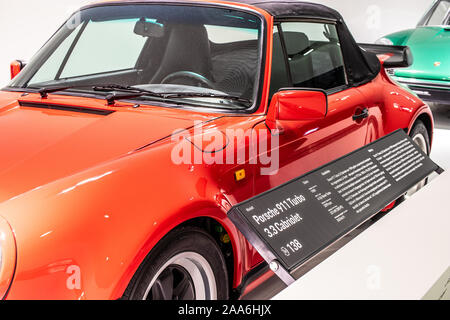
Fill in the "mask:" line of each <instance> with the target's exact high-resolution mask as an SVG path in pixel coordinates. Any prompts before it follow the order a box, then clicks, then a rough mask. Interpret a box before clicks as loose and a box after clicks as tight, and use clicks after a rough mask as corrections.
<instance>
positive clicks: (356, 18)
mask: <svg viewBox="0 0 450 320" xmlns="http://www.w3.org/2000/svg"><path fill="white" fill-rule="evenodd" d="M312 1H313V2H318V3H323V4H326V5H329V6H331V7H333V8H335V9H337V10H338V11H340V12H341V14H342V15H343V16H344V18H345V20H346V21H347V24H348V25H349V27H350V29H351V31H352V32H353V34H354V36H355V38H356V40H357V41H360V42H373V41H375V40H376V39H378V38H379V37H381V36H383V35H385V34H388V33H391V32H394V31H398V30H401V29H405V28H411V27H414V26H415V25H416V24H417V22H418V21H419V19H420V18H421V16H422V15H423V14H424V12H425V10H426V9H427V8H428V7H429V6H430V5H431V3H432V2H433V0H359V1H358V0H321V1H319V0H312ZM89 2H92V1H91V0H35V1H30V0H14V1H11V0H0V87H2V86H3V85H5V84H7V83H8V81H9V64H10V62H11V61H13V60H15V59H24V60H29V59H30V58H31V57H32V55H33V54H34V53H35V52H36V51H37V50H39V48H40V47H41V46H42V45H43V44H44V42H45V41H46V40H48V38H49V37H50V36H51V35H52V34H53V33H54V32H55V31H56V30H57V28H58V27H59V26H60V25H61V24H62V23H63V22H64V21H65V20H66V19H67V18H68V17H69V16H70V14H71V13H72V12H74V11H75V10H76V9H77V8H79V7H80V6H82V5H84V4H86V3H89Z"/></svg>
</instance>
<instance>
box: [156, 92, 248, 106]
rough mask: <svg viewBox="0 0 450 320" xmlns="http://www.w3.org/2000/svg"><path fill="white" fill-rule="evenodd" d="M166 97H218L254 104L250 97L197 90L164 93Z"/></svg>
mask: <svg viewBox="0 0 450 320" xmlns="http://www.w3.org/2000/svg"><path fill="white" fill-rule="evenodd" d="M164 96H165V97H166V98H169V99H170V98H216V99H225V100H232V101H236V102H240V103H242V104H245V105H252V104H253V101H252V100H250V99H245V98H241V97H238V96H230V95H226V94H215V93H197V92H180V93H166V94H165V95H164Z"/></svg>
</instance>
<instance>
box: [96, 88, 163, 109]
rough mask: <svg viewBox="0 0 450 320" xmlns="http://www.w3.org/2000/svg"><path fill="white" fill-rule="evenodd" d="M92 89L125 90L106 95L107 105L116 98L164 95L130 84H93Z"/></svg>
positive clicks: (112, 102) (160, 96)
mask: <svg viewBox="0 0 450 320" xmlns="http://www.w3.org/2000/svg"><path fill="white" fill-rule="evenodd" d="M92 89H93V90H94V91H99V92H111V91H122V92H126V93H124V94H116V93H112V94H109V95H107V96H106V101H107V103H108V105H110V106H111V105H113V104H114V102H115V101H116V100H120V99H131V98H140V97H142V96H150V97H155V98H161V99H164V98H165V97H164V95H163V94H160V93H157V92H153V91H150V90H145V89H141V88H137V87H132V86H121V85H117V84H111V85H104V86H95V87H93V88H92Z"/></svg>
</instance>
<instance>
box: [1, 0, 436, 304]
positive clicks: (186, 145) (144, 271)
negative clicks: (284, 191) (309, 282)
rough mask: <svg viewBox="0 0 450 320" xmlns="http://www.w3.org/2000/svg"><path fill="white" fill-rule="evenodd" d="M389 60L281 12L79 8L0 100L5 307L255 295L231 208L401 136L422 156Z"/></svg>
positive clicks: (262, 7)
mask: <svg viewBox="0 0 450 320" xmlns="http://www.w3.org/2000/svg"><path fill="white" fill-rule="evenodd" d="M380 48H381V47H380ZM380 48H378V49H380ZM388 48H389V47H386V50H387V52H386V53H387V54H386V55H384V56H380V58H378V57H377V56H376V55H375V54H374V53H371V52H369V51H370V47H369V48H368V49H367V50H364V49H361V47H360V46H359V45H358V44H357V43H356V42H355V40H354V39H353V37H352V36H351V34H350V32H349V31H348V29H347V27H346V25H345V23H344V21H343V19H342V17H341V16H340V15H339V13H337V12H336V11H334V10H332V9H329V8H327V7H324V6H321V5H316V4H308V3H302V2H299V1H293V0H292V1H291V0H288V1H274V0H245V1H235V2H223V1H191V0H183V1H173V0H164V1H151V0H150V1H114V2H104V3H99V4H94V5H89V6H87V7H84V8H82V9H81V10H80V11H79V12H77V13H75V14H74V15H73V16H72V18H71V19H70V20H69V21H68V22H67V23H65V24H64V25H63V26H62V27H61V28H60V29H59V30H58V31H57V32H56V34H55V35H54V36H53V37H52V38H51V39H50V40H49V41H48V42H47V43H46V44H45V46H44V47H43V48H42V49H41V50H40V51H39V52H38V53H37V54H36V55H35V56H34V58H33V59H32V60H31V61H30V62H29V63H28V64H27V65H26V66H25V64H24V63H21V62H19V61H16V62H14V63H13V64H12V65H11V71H12V77H13V80H12V82H11V83H10V84H9V85H8V86H7V87H6V88H3V89H2V90H1V91H0V147H1V150H2V152H1V153H0V298H4V299H121V298H123V299H148V300H158V299H186V300H188V299H229V298H239V297H241V296H243V295H244V294H245V293H247V292H249V291H251V290H252V289H254V288H255V287H256V286H257V285H258V284H259V283H261V281H263V280H264V279H267V277H268V276H270V275H271V273H270V271H269V269H268V268H267V265H266V264H265V263H264V262H263V261H262V259H261V257H260V256H259V254H258V253H257V252H256V251H255V249H254V248H253V247H252V246H251V245H249V243H248V242H247V240H246V239H245V238H244V237H243V236H242V234H240V233H239V231H238V230H237V229H236V227H235V226H234V225H233V224H232V223H231V221H230V220H229V219H228V218H227V212H228V211H229V210H230V208H231V207H232V206H233V205H236V204H238V203H240V202H242V201H244V200H246V199H249V198H251V197H253V196H255V195H257V194H260V193H262V192H264V191H267V190H269V189H272V188H274V187H277V186H279V185H281V184H283V183H285V182H288V181H290V180H292V179H294V178H296V177H298V176H300V175H302V174H305V173H307V172H309V171H311V170H313V169H316V168H317V167H319V166H322V165H324V164H326V163H328V162H330V161H333V160H335V159H337V158H339V157H341V156H344V155H346V154H348V153H350V152H352V151H354V150H356V149H358V148H360V147H363V146H364V145H366V144H368V143H370V142H372V141H374V140H376V139H378V138H380V137H382V136H384V135H386V134H389V133H391V132H393V131H395V130H397V129H400V128H401V129H404V130H406V131H407V132H408V133H409V134H410V135H411V136H412V137H413V139H414V141H416V142H417V143H418V144H419V145H420V147H421V148H422V149H423V150H424V151H426V152H429V151H430V146H431V139H432V133H433V117H432V114H431V111H430V109H429V107H428V106H427V105H426V104H424V103H423V102H422V101H421V100H420V99H419V98H417V96H415V95H414V94H412V93H411V92H408V91H406V90H405V89H404V88H402V87H400V86H398V85H397V84H396V83H394V82H393V81H392V80H391V79H390V78H389V76H388V75H387V74H386V72H385V70H384V68H383V63H385V64H386V65H389V67H392V66H398V65H401V64H402V63H405V61H404V60H405V59H402V58H400V60H399V61H397V62H396V60H395V57H392V54H389V52H388V51H389V50H388ZM397 49H398V48H397ZM403 49H404V48H403ZM403 49H402V50H403ZM373 51H376V50H373ZM389 57H390V58H389ZM386 59H387V60H386ZM391 59H393V60H391ZM420 187H421V185H418V186H417V187H416V189H417V188H420Z"/></svg>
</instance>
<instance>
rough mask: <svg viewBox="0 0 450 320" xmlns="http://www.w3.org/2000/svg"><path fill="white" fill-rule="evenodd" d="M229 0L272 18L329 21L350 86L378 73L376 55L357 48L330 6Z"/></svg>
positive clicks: (379, 67)
mask: <svg viewBox="0 0 450 320" xmlns="http://www.w3.org/2000/svg"><path fill="white" fill-rule="evenodd" d="M231 1H232V0H231ZM232 2H236V3H245V4H248V5H252V6H254V7H257V8H260V9H263V10H264V11H266V12H267V13H269V14H271V15H272V16H273V17H274V18H275V20H282V19H286V18H306V19H324V20H332V21H334V22H335V23H336V25H337V29H338V33H339V39H340V42H341V47H342V51H343V54H344V57H345V61H346V69H347V74H348V80H349V82H350V85H353V86H360V85H362V84H364V83H367V82H370V81H372V80H373V79H374V78H375V77H376V76H377V75H378V74H379V73H380V70H381V64H380V61H379V59H378V57H377V56H376V55H375V54H373V53H371V52H367V51H365V50H363V49H361V47H360V46H359V45H358V44H357V43H356V41H355V39H354V38H353V36H352V34H351V33H350V31H349V29H348V27H347V25H346V24H345V22H344V19H343V18H342V16H341V15H340V13H339V12H337V11H336V10H334V9H331V8H329V7H327V6H324V5H321V4H317V3H309V2H302V1H295V0H280V1H276V0H236V1H232Z"/></svg>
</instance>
